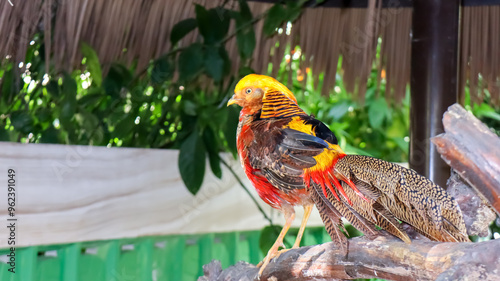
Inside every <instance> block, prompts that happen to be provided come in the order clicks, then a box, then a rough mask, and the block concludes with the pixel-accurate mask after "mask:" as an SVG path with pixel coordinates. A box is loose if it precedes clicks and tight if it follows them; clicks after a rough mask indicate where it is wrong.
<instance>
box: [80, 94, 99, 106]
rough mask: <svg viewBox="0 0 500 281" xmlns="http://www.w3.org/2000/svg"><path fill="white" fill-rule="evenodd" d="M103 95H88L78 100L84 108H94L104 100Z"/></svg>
mask: <svg viewBox="0 0 500 281" xmlns="http://www.w3.org/2000/svg"><path fill="white" fill-rule="evenodd" d="M102 98H103V95H102V94H101V93H93V94H90V93H89V94H86V95H84V96H83V97H81V98H80V99H78V104H80V105H83V106H89V107H94V106H96V105H97V104H99V102H100V101H101V100H102Z"/></svg>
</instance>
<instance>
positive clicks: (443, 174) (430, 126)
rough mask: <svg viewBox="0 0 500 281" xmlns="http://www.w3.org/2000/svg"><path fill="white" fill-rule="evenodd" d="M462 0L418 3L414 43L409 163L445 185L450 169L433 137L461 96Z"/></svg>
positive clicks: (414, 16) (427, 0)
mask: <svg viewBox="0 0 500 281" xmlns="http://www.w3.org/2000/svg"><path fill="white" fill-rule="evenodd" d="M459 3H460V1H459V0H421V1H415V2H414V7H413V25H412V34H413V37H412V45H411V48H412V50H411V106H410V157H409V158H410V159H409V163H410V168H412V169H414V170H415V171H417V172H418V173H419V174H421V175H424V176H426V177H428V178H429V179H431V180H432V181H434V182H435V183H437V184H439V185H440V186H446V180H447V179H448V178H449V176H450V173H449V171H450V169H449V167H448V166H447V165H446V163H445V162H444V161H443V160H442V159H441V158H440V156H439V154H438V153H437V151H436V149H435V147H434V146H433V145H432V144H431V142H430V138H431V137H433V136H436V135H438V134H440V133H442V132H443V125H442V123H441V117H442V116H443V113H444V112H445V111H446V109H447V108H448V106H450V105H452V104H454V103H455V102H456V101H457V98H458V85H457V79H458V68H457V65H458V50H457V48H458V47H457V46H458V34H459V32H458V31H459V30H458V26H459V25H458V23H459V17H458V13H459Z"/></svg>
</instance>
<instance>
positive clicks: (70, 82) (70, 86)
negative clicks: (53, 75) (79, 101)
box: [60, 73, 77, 120]
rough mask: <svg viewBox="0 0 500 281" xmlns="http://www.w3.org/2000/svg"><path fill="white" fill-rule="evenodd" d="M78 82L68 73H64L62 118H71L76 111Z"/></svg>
mask: <svg viewBox="0 0 500 281" xmlns="http://www.w3.org/2000/svg"><path fill="white" fill-rule="evenodd" d="M76 89H77V88H76V82H75V79H73V78H72V77H71V76H70V75H69V74H68V73H65V74H64V78H63V84H62V94H63V100H62V107H61V116H60V119H66V120H70V119H71V118H73V116H74V115H75V111H76Z"/></svg>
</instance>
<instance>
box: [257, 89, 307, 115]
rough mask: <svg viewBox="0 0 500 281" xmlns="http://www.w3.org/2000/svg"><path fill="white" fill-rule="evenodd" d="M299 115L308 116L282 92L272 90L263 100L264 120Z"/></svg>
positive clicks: (262, 113)
mask: <svg viewBox="0 0 500 281" xmlns="http://www.w3.org/2000/svg"><path fill="white" fill-rule="evenodd" d="M297 115H307V114H306V113H305V112H304V111H303V110H302V109H300V107H299V106H298V105H297V104H296V103H295V102H294V101H292V100H291V99H289V98H288V97H286V96H285V95H284V94H283V93H282V92H280V91H273V90H270V91H268V92H266V94H265V95H264V97H263V98H262V111H261V113H260V118H262V119H265V118H276V117H292V116H297Z"/></svg>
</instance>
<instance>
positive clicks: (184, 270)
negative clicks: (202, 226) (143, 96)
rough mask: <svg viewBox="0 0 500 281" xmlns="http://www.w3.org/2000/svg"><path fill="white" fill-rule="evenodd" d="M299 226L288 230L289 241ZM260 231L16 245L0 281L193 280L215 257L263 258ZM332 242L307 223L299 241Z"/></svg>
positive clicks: (0, 252) (0, 265) (0, 267)
mask: <svg viewBox="0 0 500 281" xmlns="http://www.w3.org/2000/svg"><path fill="white" fill-rule="evenodd" d="M294 233H295V234H296V233H297V229H291V230H290V236H289V237H288V240H289V241H291V242H292V243H293V241H294V240H295V237H294V236H293V234H294ZM260 234H261V232H260V231H242V232H230V233H210V234H203V235H199V234H198V235H169V236H156V237H141V238H136V239H121V240H111V241H92V242H83V243H73V244H66V245H49V246H35V247H26V248H17V249H16V273H14V274H13V273H10V272H8V268H9V267H10V266H9V265H8V264H6V263H5V260H6V258H7V256H6V255H7V254H8V253H9V250H8V249H0V256H3V258H2V260H3V261H4V262H0V280H1V281H4V280H5V281H136V280H139V281H152V280H156V281H194V280H197V278H198V277H199V276H200V275H202V274H203V265H205V264H207V263H209V262H210V261H212V260H213V259H218V260H220V261H221V264H222V267H223V268H227V267H229V266H231V265H233V264H235V263H237V262H238V261H240V260H243V261H247V262H249V263H253V264H256V263H258V262H260V261H261V260H262V259H263V258H264V254H263V253H262V251H261V250H260V247H259V240H260ZM326 241H330V237H329V236H328V234H327V233H326V231H325V230H324V228H323V227H317V228H307V229H306V231H305V233H304V238H303V240H302V244H303V245H314V244H320V243H324V242H326Z"/></svg>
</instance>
